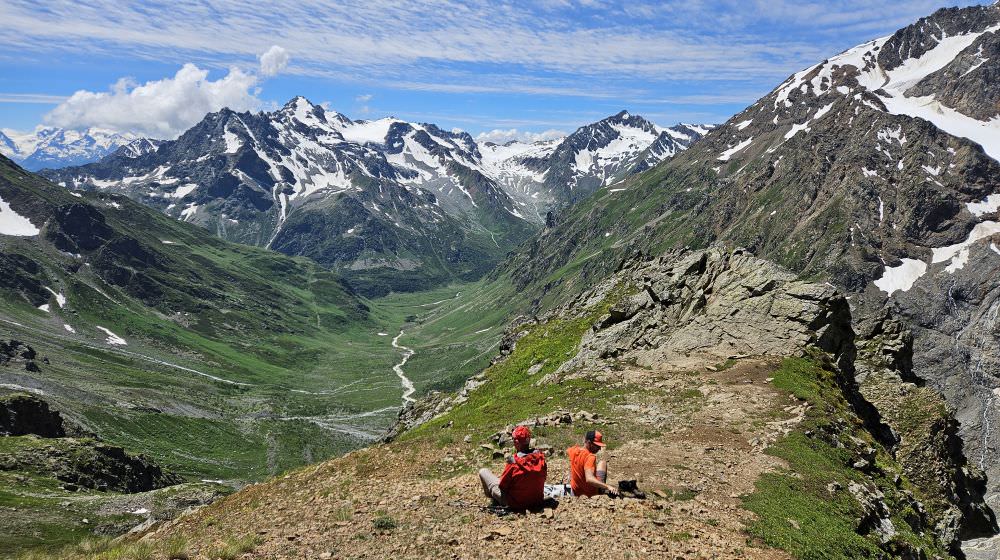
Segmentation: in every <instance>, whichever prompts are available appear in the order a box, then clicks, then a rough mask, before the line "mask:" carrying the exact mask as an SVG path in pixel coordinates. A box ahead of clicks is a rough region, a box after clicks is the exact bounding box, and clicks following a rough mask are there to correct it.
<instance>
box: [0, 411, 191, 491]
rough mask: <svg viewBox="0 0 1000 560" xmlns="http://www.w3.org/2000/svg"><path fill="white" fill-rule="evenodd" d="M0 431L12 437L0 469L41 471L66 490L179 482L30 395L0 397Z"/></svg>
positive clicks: (151, 487)
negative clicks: (72, 421)
mask: <svg viewBox="0 0 1000 560" xmlns="http://www.w3.org/2000/svg"><path fill="white" fill-rule="evenodd" d="M67 436H75V437H67ZM0 437H13V438H17V439H16V441H17V442H18V443H17V444H15V445H11V446H6V447H5V448H4V449H5V452H3V453H0V471H32V472H37V473H44V474H45V475H46V476H52V477H54V478H56V479H58V480H60V481H62V482H63V483H64V488H66V489H69V490H76V489H80V488H89V489H93V490H101V491H117V492H128V493H134V492H145V491H148V490H154V489H156V488H163V487H166V486H171V485H174V484H178V483H180V482H182V479H181V478H180V477H179V476H177V475H176V474H173V473H170V472H167V471H164V470H163V469H162V468H160V467H159V466H158V465H156V464H155V463H153V462H152V461H151V460H150V459H148V458H146V457H144V456H142V455H138V456H133V455H131V454H129V453H128V452H126V451H125V450H124V449H122V448H121V447H116V446H113V445H107V444H104V443H102V442H100V441H98V440H97V439H96V437H94V436H93V435H92V434H88V433H87V432H85V431H84V430H83V429H82V428H80V427H79V426H76V425H74V424H72V423H70V422H66V421H65V420H63V418H62V415H61V414H59V412H58V411H55V410H52V409H51V408H50V407H49V404H48V403H47V402H46V401H44V400H42V399H40V398H38V397H36V396H34V395H25V394H20V393H14V394H10V395H5V396H3V397H0Z"/></svg>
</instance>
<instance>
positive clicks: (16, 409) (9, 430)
mask: <svg viewBox="0 0 1000 560" xmlns="http://www.w3.org/2000/svg"><path fill="white" fill-rule="evenodd" d="M28 434H32V435H36V436H39V437H43V438H57V437H64V436H65V435H66V430H65V429H64V428H63V419H62V416H60V414H59V413H58V412H56V411H54V410H50V409H49V403H47V402H45V401H43V400H42V399H39V398H38V397H34V396H32V395H21V394H14V395H7V396H3V397H0V436H23V435H28Z"/></svg>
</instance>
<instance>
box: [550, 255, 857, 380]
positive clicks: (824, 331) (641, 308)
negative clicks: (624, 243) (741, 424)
mask: <svg viewBox="0 0 1000 560" xmlns="http://www.w3.org/2000/svg"><path fill="white" fill-rule="evenodd" d="M618 281H620V282H624V283H626V284H629V285H632V286H635V287H636V288H638V290H639V291H638V292H637V293H636V294H635V295H633V296H631V297H629V298H627V299H626V300H625V301H623V302H622V303H620V304H618V305H615V306H614V307H612V308H611V309H610V310H609V312H608V314H607V315H606V316H605V317H603V318H602V319H601V320H600V322H599V323H598V324H597V325H595V326H594V329H593V330H592V331H591V332H590V333H589V334H588V335H587V336H585V337H584V339H583V341H582V342H581V346H580V353H579V354H578V355H577V357H576V358H575V359H574V360H571V361H569V362H567V363H566V364H564V366H563V368H562V369H563V370H571V369H573V368H575V367H579V365H581V364H583V363H586V362H587V361H588V360H592V359H602V360H603V359H609V358H624V357H625V356H626V355H627V356H629V357H631V358H634V359H635V360H636V361H637V363H638V365H640V366H646V367H649V366H653V365H662V364H663V363H664V362H666V361H668V360H670V359H673V358H674V357H677V356H687V357H689V356H692V355H696V356H698V357H699V358H704V359H716V360H719V359H721V360H725V359H726V358H728V357H732V356H748V355H753V356H786V355H788V354H789V353H790V352H792V351H794V350H795V349H799V348H804V347H806V346H810V345H811V346H816V347H818V348H820V349H822V350H824V351H827V352H830V353H831V354H834V355H842V354H843V355H845V359H849V358H850V356H848V355H847V354H848V353H849V349H848V345H850V344H851V343H852V342H853V332H852V331H851V327H850V325H851V315H850V310H849V308H848V304H847V301H846V300H845V299H844V297H843V296H842V295H840V294H839V293H838V292H837V290H836V289H835V288H833V286H830V285H821V284H814V283H809V282H803V281H799V280H796V278H795V275H793V274H791V273H790V272H788V271H787V270H785V269H782V268H781V267H779V266H777V265H775V264H773V263H770V262H767V261H763V260H761V259H758V258H756V257H754V256H753V255H751V254H749V253H748V252H746V251H743V250H736V251H733V252H728V251H724V250H721V249H709V250H707V251H695V252H690V253H686V254H685V253H681V254H679V255H678V254H674V255H670V256H664V257H660V258H658V259H655V260H653V261H650V262H647V263H642V264H640V265H638V266H637V267H635V268H634V269H631V270H627V271H626V272H624V273H619V276H618Z"/></svg>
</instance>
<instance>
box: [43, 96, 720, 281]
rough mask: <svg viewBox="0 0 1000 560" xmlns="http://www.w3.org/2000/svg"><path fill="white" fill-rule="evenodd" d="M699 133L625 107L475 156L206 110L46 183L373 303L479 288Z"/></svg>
mask: <svg viewBox="0 0 1000 560" xmlns="http://www.w3.org/2000/svg"><path fill="white" fill-rule="evenodd" d="M707 130H708V127H700V126H684V125H678V126H675V127H673V128H667V129H664V128H660V127H658V126H656V125H654V124H652V123H650V122H649V121H647V120H645V119H643V118H641V117H638V116H634V115H630V114H629V113H627V112H624V111H622V112H621V113H619V114H617V115H614V116H611V117H608V118H607V119H604V120H602V121H599V122H597V123H593V124H590V125H587V126H584V127H581V128H580V129H578V130H576V131H575V132H574V133H572V134H570V135H569V136H567V137H566V138H563V139H561V140H554V141H548V142H538V143H534V144H525V143H519V142H512V143H508V144H505V145H502V146H500V145H495V144H484V145H482V146H480V145H479V144H477V143H476V141H475V140H474V139H473V138H472V136H470V135H469V134H467V133H464V132H459V131H454V132H449V131H445V130H442V129H440V128H438V127H437V126H434V125H432V124H417V123H408V122H404V121H401V120H398V119H395V118H385V119H380V120H375V121H352V120H351V119H349V118H347V117H346V116H344V115H342V114H340V113H336V112H334V111H327V110H325V109H324V108H323V107H321V106H319V105H315V104H312V103H310V102H309V101H308V100H306V99H305V98H302V97H297V98H295V99H292V100H291V101H289V102H288V103H287V104H286V105H285V106H284V107H282V108H281V109H278V110H276V111H273V112H262V113H256V114H253V113H234V112H232V111H229V110H222V111H220V112H217V113H212V114H209V115H207V116H206V117H205V119H204V120H203V121H202V122H200V123H199V124H197V125H196V126H194V127H193V128H191V129H190V130H188V131H187V132H186V133H184V134H183V135H181V136H180V137H179V138H178V139H177V140H175V141H169V142H162V143H157V144H150V143H148V142H147V141H143V142H147V143H146V144H144V145H145V146H146V149H144V150H137V149H135V148H136V146H134V145H129V146H127V147H125V148H123V149H122V150H119V151H118V152H116V153H114V154H112V155H111V156H108V157H106V158H105V159H103V160H102V161H100V162H98V163H93V164H89V165H85V166H81V167H67V168H64V169H56V170H47V171H45V172H44V174H45V176H46V177H48V178H50V179H51V180H53V181H55V182H57V183H59V184H61V185H63V186H66V187H67V188H74V189H86V190H99V191H103V192H115V193H121V194H125V195H127V196H129V197H131V198H133V199H135V200H137V201H140V202H142V203H144V204H147V205H149V206H153V207H155V208H158V209H161V210H162V211H163V212H165V213H167V214H168V215H170V216H173V217H176V218H179V219H182V220H184V221H187V222H191V223H195V224H198V225H201V226H203V227H205V228H207V229H209V230H211V231H214V232H215V233H216V234H217V235H219V236H220V237H222V238H224V239H228V240H231V241H237V242H240V243H246V244H250V245H257V246H262V247H268V248H272V249H274V250H277V251H280V252H283V253H285V254H289V255H297V256H306V257H309V258H312V259H313V260H315V261H317V262H319V263H321V264H323V265H325V266H328V267H330V268H332V269H335V270H338V271H339V272H341V273H342V274H343V275H345V277H347V278H348V280H349V281H351V282H352V283H353V284H354V285H355V286H356V287H357V288H358V289H359V290H360V291H361V292H362V293H365V294H367V295H378V294H384V293H387V292H388V291H408V290H413V289H417V288H426V287H429V286H432V285H436V284H441V283H446V282H448V281H453V280H455V279H462V280H470V279H475V278H478V277H479V276H481V275H482V274H484V273H485V272H486V271H488V270H489V269H491V268H492V267H493V266H494V265H495V264H496V263H497V262H499V261H500V259H501V258H502V257H503V255H505V254H506V253H507V252H508V251H510V250H511V249H513V248H514V247H515V246H517V245H518V244H519V243H521V242H522V241H523V240H525V239H526V238H527V237H528V236H530V235H531V234H532V233H533V232H535V231H537V230H538V229H539V228H541V227H543V226H544V225H545V223H546V221H547V219H548V221H549V222H551V221H552V220H553V214H558V213H559V212H561V211H562V210H564V209H565V208H566V207H568V206H569V205H571V204H573V203H574V202H576V201H579V200H581V199H583V198H585V197H586V196H588V195H589V194H591V193H593V192H594V191H595V190H596V189H598V188H600V187H602V186H605V185H608V184H611V183H614V182H616V181H618V180H621V179H622V178H624V177H627V176H629V175H630V174H633V173H637V172H639V171H642V170H644V169H646V168H648V167H649V166H651V165H654V164H655V163H658V162H659V161H661V160H663V159H665V158H668V157H671V156H673V155H674V154H676V153H678V152H679V151H681V150H683V149H684V148H685V147H687V146H688V145H690V144H691V142H693V141H695V140H696V139H698V138H700V137H701V136H702V134H704V133H705V132H706V131H707ZM154 148H155V149H154ZM403 271H405V272H406V274H401V272H403Z"/></svg>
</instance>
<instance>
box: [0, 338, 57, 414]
mask: <svg viewBox="0 0 1000 560" xmlns="http://www.w3.org/2000/svg"><path fill="white" fill-rule="evenodd" d="M36 359H42V360H43V361H47V360H48V358H39V356H38V354H37V353H36V352H35V349H34V348H32V347H31V346H28V345H27V344H25V343H23V342H20V341H17V340H11V341H9V342H3V341H0V366H3V367H10V366H11V365H12V364H13V365H14V366H15V367H18V366H20V367H23V368H24V370H25V371H30V372H33V373H37V372H39V371H41V368H39V366H38V363H37V362H36V361H35V360H36ZM0 431H2V428H0Z"/></svg>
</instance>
